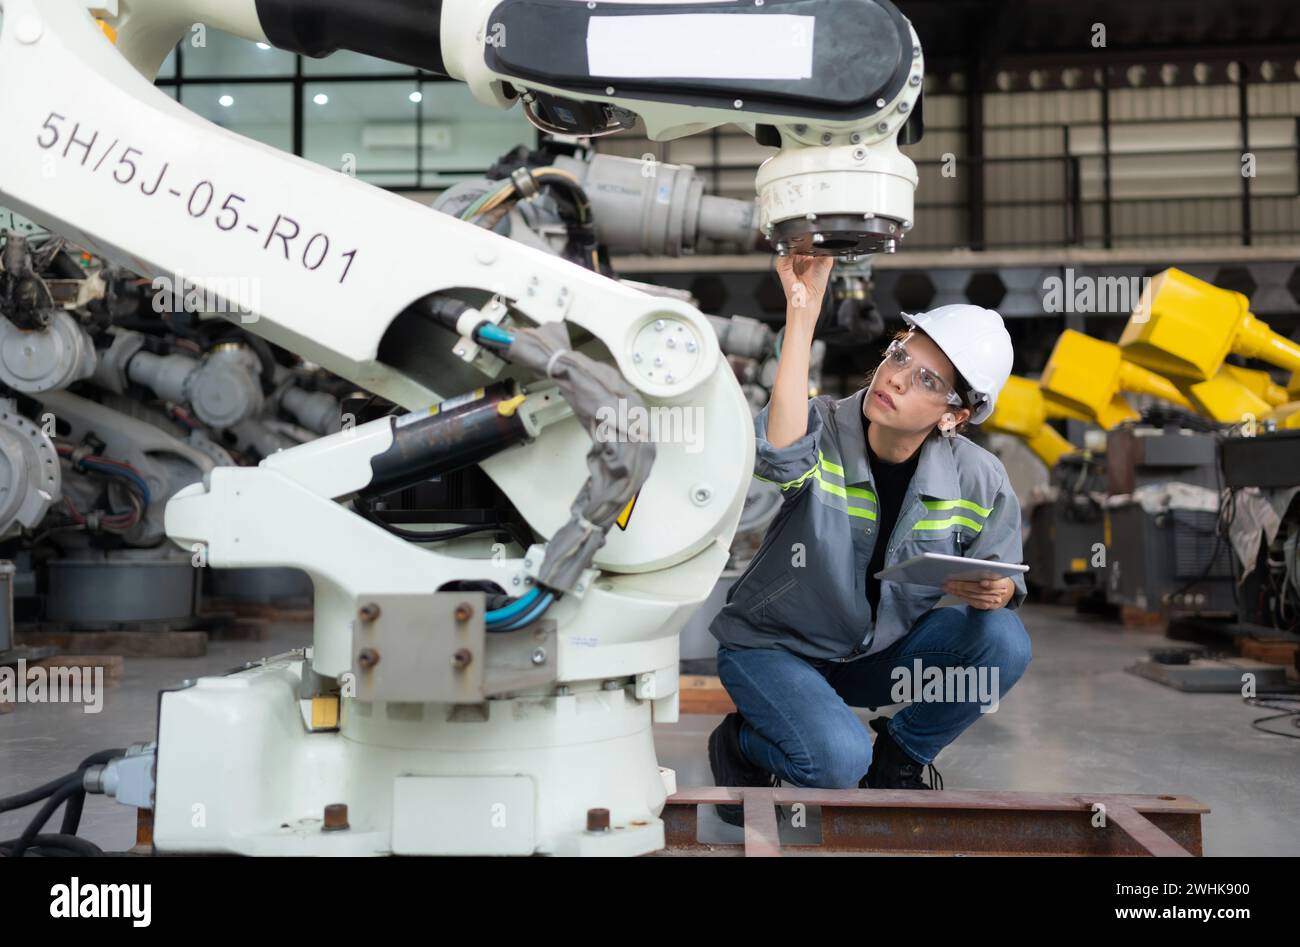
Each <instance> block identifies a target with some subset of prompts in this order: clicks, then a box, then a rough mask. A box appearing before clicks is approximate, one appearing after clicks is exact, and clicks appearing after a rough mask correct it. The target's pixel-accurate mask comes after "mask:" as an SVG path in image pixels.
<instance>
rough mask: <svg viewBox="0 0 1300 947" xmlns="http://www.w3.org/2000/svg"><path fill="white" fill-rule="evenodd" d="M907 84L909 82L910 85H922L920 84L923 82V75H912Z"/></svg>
mask: <svg viewBox="0 0 1300 947" xmlns="http://www.w3.org/2000/svg"><path fill="white" fill-rule="evenodd" d="M907 84H908V85H920V84H921V77H920V76H919V75H914V76H912V78H910V79H908V80H907Z"/></svg>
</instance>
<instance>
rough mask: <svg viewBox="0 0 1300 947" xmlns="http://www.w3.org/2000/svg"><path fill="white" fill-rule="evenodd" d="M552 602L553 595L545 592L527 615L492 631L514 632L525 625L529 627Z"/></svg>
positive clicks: (553, 599)
mask: <svg viewBox="0 0 1300 947" xmlns="http://www.w3.org/2000/svg"><path fill="white" fill-rule="evenodd" d="M554 601H555V593H553V592H547V593H546V594H545V595H544V596H543V597H542V600H541V601H540V602H538V603H537V605H536V606H535V607H534V608H533V609H532V610H531V611H529V613H528V614H527V615H525V616H524V617H523V618H519V619H516V620H515V621H512V622H511V623H510V624H508V625H505V626H503V627H500V628H493V629H492V631H515V630H517V629H519V628H523V627H525V626H526V625H531V624H532V623H533V622H535V621H536V620H537V619H538V618H540V617H542V614H543V613H544V612H545V611H546V610H547V609H548V608H550V607H551V603H552V602H554Z"/></svg>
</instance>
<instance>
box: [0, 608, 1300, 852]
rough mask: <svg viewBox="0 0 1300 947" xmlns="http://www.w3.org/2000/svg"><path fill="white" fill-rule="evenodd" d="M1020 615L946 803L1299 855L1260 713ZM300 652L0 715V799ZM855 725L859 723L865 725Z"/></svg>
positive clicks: (166, 674)
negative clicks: (1200, 810) (1021, 648)
mask: <svg viewBox="0 0 1300 947" xmlns="http://www.w3.org/2000/svg"><path fill="white" fill-rule="evenodd" d="M1022 615H1023V617H1024V618H1025V621H1026V625H1027V626H1028V628H1029V629H1030V632H1031V634H1032V635H1033V646H1034V660H1033V663H1032V664H1031V665H1030V667H1029V670H1028V672H1027V673H1026V674H1025V676H1024V677H1023V678H1022V679H1021V680H1020V682H1019V683H1018V684H1017V685H1016V687H1015V688H1014V689H1013V690H1012V691H1011V692H1010V693H1009V694H1008V695H1007V697H1006V698H1005V699H1004V700H1003V702H1002V704H1001V706H1000V708H999V709H998V711H997V712H996V713H993V714H988V715H985V716H984V717H982V718H981V719H980V720H979V721H977V722H976V723H975V724H974V725H973V726H971V728H970V729H969V730H967V731H966V733H965V734H963V735H962V737H961V738H960V739H959V740H958V741H957V742H956V743H954V744H953V745H952V746H950V747H948V748H947V749H945V750H944V752H943V753H942V754H941V755H940V756H939V758H938V759H937V760H936V767H937V768H938V769H939V770H940V771H941V772H942V773H943V777H944V783H945V785H946V786H947V788H949V789H1015V790H1025V791H1032V790H1037V791H1058V792H1064V791H1068V792H1116V793H1146V794H1158V793H1180V794H1185V795H1188V796H1191V797H1193V798H1195V799H1197V800H1199V801H1200V802H1202V803H1205V804H1206V805H1208V806H1209V807H1210V808H1211V810H1212V812H1211V813H1210V814H1209V815H1208V816H1206V817H1205V818H1204V820H1203V831H1204V845H1205V853H1206V854H1207V855H1247V854H1249V855H1300V741H1297V740H1288V739H1285V738H1282V737H1273V736H1268V735H1266V734H1263V733H1260V732H1258V731H1256V730H1254V729H1253V728H1252V727H1251V725H1250V721H1251V720H1252V719H1254V718H1257V717H1262V716H1264V715H1265V714H1266V713H1267V711H1265V710H1262V709H1260V708H1256V707H1250V706H1247V705H1246V704H1244V703H1242V701H1241V699H1240V698H1239V697H1236V696H1234V695H1219V694H1184V693H1181V692H1178V691H1175V690H1172V689H1169V688H1165V687H1162V686H1160V685H1158V684H1154V683H1151V682H1149V681H1145V680H1142V679H1140V678H1137V677H1135V676H1133V675H1131V674H1127V673H1125V672H1124V670H1123V669H1124V667H1125V666H1126V665H1128V664H1130V663H1132V662H1133V661H1134V660H1135V659H1137V658H1140V657H1143V656H1145V654H1146V649H1147V648H1149V647H1153V646H1158V645H1160V644H1162V643H1164V642H1165V639H1164V638H1163V637H1161V636H1158V635H1153V634H1151V633H1149V632H1137V631H1125V630H1122V629H1121V628H1120V627H1119V626H1118V625H1115V624H1111V623H1108V622H1102V621H1095V620H1090V619H1081V618H1078V617H1076V616H1075V615H1074V613H1073V612H1072V611H1070V610H1068V609H1064V608H1055V607H1048V606H1026V608H1025V609H1024V611H1023V612H1022ZM308 640H309V631H308V629H307V628H306V627H305V626H303V625H282V626H276V627H275V628H274V629H273V637H272V639H271V640H268V641H260V642H216V643H213V644H212V645H211V647H210V649H209V652H208V655H207V656H206V657H204V658H197V659H147V658H128V659H126V671H125V674H124V675H123V677H122V679H121V681H120V682H119V683H118V684H117V685H116V686H115V687H113V688H111V689H110V690H109V691H108V694H107V697H106V700H105V704H104V709H103V712H102V713H100V714H83V713H82V710H81V707H80V706H77V705H71V704H39V705H31V704H24V705H20V706H19V707H18V708H17V710H16V711H15V712H13V713H8V714H3V715H0V796H5V795H10V794H13V793H16V792H19V791H22V790H24V789H29V788H31V787H34V786H36V785H38V784H40V783H42V782H44V781H47V780H49V779H52V778H54V777H55V776H58V775H60V774H61V773H64V772H67V771H68V770H70V769H71V768H72V767H74V766H75V765H76V763H77V762H78V761H79V760H80V759H82V758H83V757H85V756H87V755H89V754H90V753H93V752H95V751H96V750H99V749H103V748H105V747H111V746H125V745H126V744H128V743H132V742H136V741H143V740H148V739H151V738H152V737H153V734H154V726H155V720H154V717H155V714H156V711H157V693H156V690H157V688H158V687H160V686H166V685H169V684H173V683H175V682H177V681H180V680H182V679H184V678H187V677H195V676H199V675H202V674H207V673H215V672H221V671H225V670H228V669H230V668H232V667H235V666H237V665H239V664H241V663H242V662H243V661H246V660H251V659H254V658H258V657H262V656H264V655H270V654H276V653H279V652H282V651H285V650H288V649H290V648H294V647H301V646H302V645H303V644H306V643H307V642H308ZM882 710H884V711H885V712H891V711H889V710H887V709H885V708H882ZM861 716H862V718H863V720H864V722H865V720H866V719H867V718H869V717H870V716H871V713H870V712H869V711H863V712H862V713H861ZM718 719H719V718H718V717H716V716H687V717H683V718H682V720H681V721H680V722H678V723H674V724H659V725H657V726H656V728H655V730H656V741H655V742H656V746H657V748H658V751H659V760H660V763H661V764H662V765H664V766H668V767H671V768H673V769H675V770H676V771H677V780H678V785H679V786H682V787H686V786H697V785H710V784H712V777H711V775H710V773H709V766H708V759H707V756H706V753H705V741H706V740H707V738H708V735H709V732H710V731H711V730H712V729H713V728H714V726H716V724H717V722H718ZM1273 725H1274V726H1276V725H1277V724H1276V723H1275V724H1273ZM1298 732H1300V731H1298ZM32 811H33V810H31V809H27V810H23V812H21V813H17V814H15V813H7V814H5V815H0V838H12V837H13V836H15V835H17V834H18V832H19V831H20V830H21V827H22V825H24V824H25V822H26V820H27V819H28V818H30V815H31V813H32ZM701 824H702V831H704V832H705V836H704V837H706V838H707V837H708V832H709V831H712V830H720V831H724V832H726V831H732V830H731V829H730V827H727V826H723V825H721V823H717V822H716V820H709V819H707V818H702V822H701ZM81 834H82V835H83V836H84V837H86V838H88V839H90V840H91V841H93V842H95V843H97V844H98V845H100V846H102V847H103V848H105V849H106V850H118V851H120V850H122V849H125V848H128V847H130V845H131V844H132V843H133V841H134V837H135V818H134V812H133V811H131V810H128V809H126V808H125V807H122V806H119V805H117V804H116V803H114V802H112V801H111V800H107V799H105V798H104V797H102V796H92V797H90V798H89V799H88V800H87V802H86V808H85V814H84V816H83V819H82V832H81Z"/></svg>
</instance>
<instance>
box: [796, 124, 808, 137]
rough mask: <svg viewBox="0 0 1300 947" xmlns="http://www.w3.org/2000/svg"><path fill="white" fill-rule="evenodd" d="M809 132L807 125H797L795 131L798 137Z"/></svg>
mask: <svg viewBox="0 0 1300 947" xmlns="http://www.w3.org/2000/svg"><path fill="white" fill-rule="evenodd" d="M807 130H808V126H807V125H796V126H795V127H794V131H795V134H796V135H802V134H803V133H804V132H806V131H807Z"/></svg>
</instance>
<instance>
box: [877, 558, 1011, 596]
mask: <svg viewBox="0 0 1300 947" xmlns="http://www.w3.org/2000/svg"><path fill="white" fill-rule="evenodd" d="M1028 571H1029V566H1025V565H1020V564H1019V563H1016V562H995V561H994V560H992V559H968V558H966V557H965V556H945V555H941V554H940V553H937V552H925V553H922V554H921V555H919V556H913V557H912V558H911V559H908V560H907V561H906V562H900V563H898V565H895V566H890V567H889V568H888V569H882V570H881V571H879V572H877V573H876V578H877V579H880V580H881V581H883V582H904V583H907V584H908V585H930V586H933V587H935V588H943V584H944V583H945V582H947V581H948V580H949V579H963V580H966V581H971V582H974V581H978V580H980V579H1000V578H1003V577H1004V576H1009V575H1016V574H1018V573H1023V572H1028Z"/></svg>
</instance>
